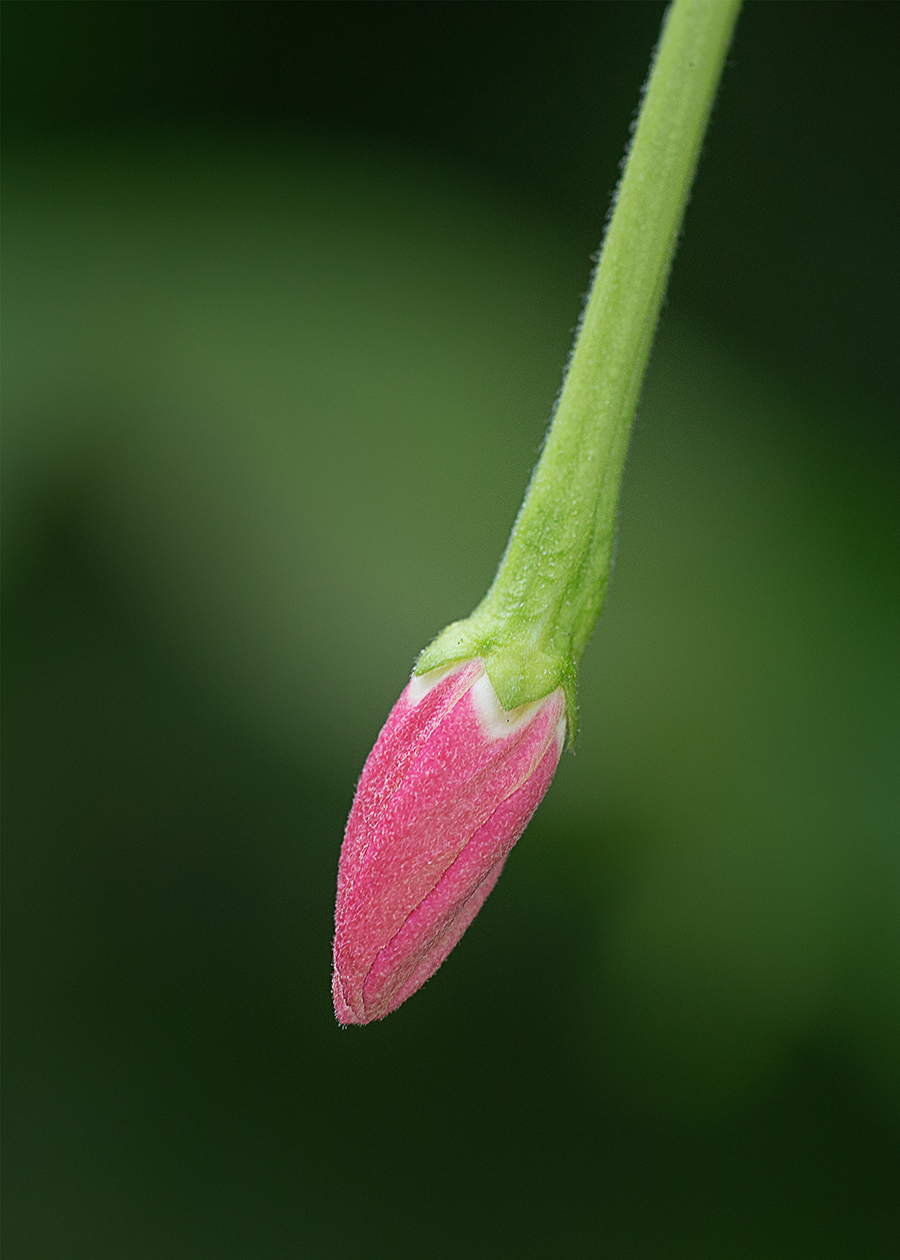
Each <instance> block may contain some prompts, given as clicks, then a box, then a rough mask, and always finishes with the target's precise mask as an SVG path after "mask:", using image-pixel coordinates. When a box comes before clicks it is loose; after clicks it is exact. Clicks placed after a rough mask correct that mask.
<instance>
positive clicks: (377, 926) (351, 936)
mask: <svg viewBox="0 0 900 1260" xmlns="http://www.w3.org/2000/svg"><path fill="white" fill-rule="evenodd" d="M565 732H566V717H565V699H564V697H563V691H562V688H558V689H557V690H556V691H554V692H553V693H552V694H551V695H549V696H546V697H545V698H544V699H543V700H539V701H537V702H536V703H535V704H529V705H524V706H523V707H522V708H520V709H515V710H512V711H511V712H506V711H505V710H504V709H503V708H501V706H500V702H499V701H498V699H497V696H496V693H495V692H494V689H493V687H492V686H491V683H490V680H489V679H488V676H487V674H486V672H485V668H484V663H483V662H482V661H481V660H478V659H475V660H470V661H464V662H463V663H462V664H460V665H455V666H453V667H452V668H451V669H449V670H435V671H434V672H433V673H430V674H425V675H423V676H422V677H420V678H416V677H413V678H412V680H411V681H410V683H409V685H408V686H407V688H406V690H405V691H404V692H403V694H402V695H401V697H400V699H399V700H398V701H397V703H396V704H395V705H394V708H393V710H392V712H391V715H390V717H389V718H388V720H387V722H386V723H385V725H384V728H383V729H382V731H381V734H380V735H379V736H378V739H377V741H376V743H375V747H374V748H373V749H372V751H371V753H370V754H369V759H368V760H367V762H366V764H365V767H364V769H363V772H362V776H361V778H360V781H359V786H358V787H357V789H356V797H355V799H354V801H353V808H352V809H351V811H350V818H349V821H348V822H347V831H346V834H345V836H344V845H343V848H342V850H341V863H340V870H339V872H338V891H337V911H336V915H335V921H336V934H335V940H334V984H333V991H334V1009H335V1013H336V1015H337V1017H338V1020H339V1022H340V1023H342V1024H368V1023H370V1022H371V1021H372V1020H374V1019H383V1018H384V1016H385V1015H388V1014H389V1013H390V1012H391V1011H393V1010H396V1008H397V1007H398V1006H399V1005H400V1004H401V1002H405V1001H406V999H407V998H408V997H410V996H411V994H413V993H415V991H416V989H418V988H420V987H421V986H422V985H423V984H424V983H425V981H426V980H427V979H428V977H429V976H430V975H432V974H433V972H435V971H436V970H437V969H438V967H439V966H440V965H441V963H442V962H443V961H444V959H445V958H446V957H447V955H448V954H449V953H450V951H451V949H452V948H453V946H454V945H455V944H456V942H457V941H458V940H459V939H460V937H461V936H462V934H463V932H464V931H465V930H466V928H467V927H468V926H469V924H470V923H471V922H472V920H473V919H474V917H475V915H476V914H477V913H478V911H479V910H480V909H481V906H482V903H483V902H484V900H485V898H486V897H487V895H488V893H489V892H490V891H491V889H492V888H493V886H494V884H495V883H496V882H497V879H498V877H499V875H500V871H501V870H502V869H503V863H504V862H505V861H506V857H507V854H508V853H509V851H510V849H511V848H512V846H513V845H514V844H515V842H516V841H517V840H518V838H519V836H520V835H521V834H522V832H523V831H524V830H525V828H526V826H527V825H528V823H529V821H530V819H531V816H532V814H533V813H534V811H535V810H536V809H537V807H538V804H539V803H540V801H541V798H542V797H543V795H544V793H545V792H546V791H547V788H548V787H549V786H550V780H551V779H552V778H553V775H554V773H555V771H556V766H557V763H558V762H559V757H560V752H561V751H562V746H563V742H564V740H565Z"/></svg>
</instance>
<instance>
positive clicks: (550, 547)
mask: <svg viewBox="0 0 900 1260" xmlns="http://www.w3.org/2000/svg"><path fill="white" fill-rule="evenodd" d="M739 8H740V0H674V3H673V4H672V6H671V7H670V9H669V10H668V11H667V14H666V18H665V20H664V23H663V30H662V36H661V39H660V43H659V46H658V49H657V53H656V57H655V60H654V63H653V67H652V70H651V73H650V79H649V82H648V84H647V89H646V93H645V96H644V100H643V104H642V106H641V110H640V115H639V118H638V124H637V128H636V131H635V134H634V140H633V143H632V145H631V150H630V152H629V155H628V160H627V163H626V166H625V171H624V174H623V176H622V179H621V182H620V184H619V188H618V191H617V193H616V197H615V201H614V209H613V214H612V219H611V221H610V224H609V229H608V231H607V233H606V238H605V240H604V243H603V249H602V252H601V256H600V262H599V265H598V267H597V269H596V272H595V274H594V280H593V284H592V287H591V292H590V295H589V297H588V301H587V305H586V307H585V311H584V315H583V318H582V322H581V326H580V329H579V332H578V336H577V338H576V342H575V347H574V350H573V352H572V357H571V359H570V361H569V366H568V371H567V373H566V377H565V381H564V384H563V388H562V392H561V394H560V397H559V401H558V404H557V407H556V412H555V415H554V418H553V422H552V425H551V428H550V431H549V433H548V436H547V440H546V443H545V445H544V449H543V452H542V454H541V458H540V460H539V462H538V465H537V467H536V469H535V472H534V475H533V477H532V481H531V484H530V486H529V489H528V492H527V494H526V497H525V501H524V503H523V504H522V508H521V510H520V512H519V516H518V519H517V520H516V523H515V526H514V528H513V532H512V535H511V537H510V541H509V545H508V547H507V550H506V554H505V555H504V557H503V560H502V562H501V564H500V568H499V570H498V572H497V575H496V577H495V579H494V582H493V584H492V586H491V589H490V590H489V591H488V593H487V595H486V596H485V598H484V600H483V601H482V602H481V604H479V606H478V608H476V610H475V612H474V613H473V614H472V616H471V617H470V618H468V619H467V621H464V622H456V623H454V625H453V626H449V627H448V628H447V630H445V631H444V632H443V634H442V635H440V636H439V637H438V638H437V639H436V640H435V642H434V643H433V644H432V645H431V647H430V648H428V649H426V651H425V653H423V655H422V657H421V658H420V659H419V662H418V664H417V667H416V672H417V673H423V672H425V671H426V670H429V669H434V668H436V667H438V666H440V665H445V664H448V663H450V661H452V660H454V659H455V660H458V659H460V658H461V657H465V656H469V655H475V654H479V655H482V656H483V657H484V658H485V662H486V666H487V671H488V675H489V677H490V679H491V682H492V684H493V686H494V689H495V690H496V692H497V694H498V696H499V698H500V701H501V703H502V704H503V706H504V708H515V707H517V706H519V705H521V704H525V703H529V702H531V701H533V700H537V699H539V698H540V697H541V696H544V695H546V694H548V692H549V691H551V690H553V689H554V687H556V686H559V685H560V684H562V685H564V686H565V687H566V692H567V698H568V700H569V711H570V712H569V717H570V731H574V716H575V715H574V676H575V667H576V665H577V663H578V660H579V659H580V657H581V654H582V652H583V651H584V648H585V646H586V644H587V642H588V639H589V638H590V635H591V632H592V630H593V628H594V625H595V623H596V621H597V618H598V617H599V615H600V611H601V609H602V607H603V602H604V598H605V596H606V590H607V587H608V585H609V575H610V568H611V564H612V554H613V544H614V540H615V523H616V512H617V507H618V500H619V490H620V487H621V482H622V474H623V471H624V465H625V456H626V451H627V447H628V438H629V435H630V432H631V425H632V421H633V418H634V412H635V408H636V406H637V401H638V397H639V394H640V389H641V384H642V381H643V377H644V372H645V369H646V366H647V360H648V357H649V354H650V347H651V344H652V340H653V335H654V332H655V330H656V325H657V322H658V319H659V312H660V306H661V304H662V299H663V295H664V293H665V288H666V282H667V280H668V276H669V271H670V269H671V265H672V259H673V256H674V253H675V248H676V245H677V242H678V235H679V232H680V230H681V223H682V219H683V216H684V210H685V206H686V204H687V200H688V194H689V192H690V187H691V183H692V181H693V177H694V172H695V170H696V167H697V161H698V158H699V154H700V148H701V145H702V142H703V137H704V134H705V131H706V126H707V123H708V121H709V115H710V111H711V109H712V103H713V99H714V97H715V92H716V88H717V86H718V82H719V78H720V75H721V72H722V68H723V65H724V61H725V56H726V53H727V51H728V46H729V43H730V40H731V36H732V32H733V29H734V24H735V22H736V20H737V15H738V10H739ZM473 649H474V650H473Z"/></svg>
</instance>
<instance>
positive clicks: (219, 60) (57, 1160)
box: [3, 0, 900, 1260]
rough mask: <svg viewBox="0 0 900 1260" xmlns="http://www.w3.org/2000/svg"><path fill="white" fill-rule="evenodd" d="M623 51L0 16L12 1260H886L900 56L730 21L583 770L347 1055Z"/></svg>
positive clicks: (339, 19)
mask: <svg viewBox="0 0 900 1260" xmlns="http://www.w3.org/2000/svg"><path fill="white" fill-rule="evenodd" d="M662 13H663V6H662V5H661V4H659V3H655V2H654V3H642V4H638V3H626V4H618V3H597V4H594V3H576V4H570V3H529V4H518V3H509V4H506V3H504V4H495V3H478V4H444V3H437V4H425V3H419V4H352V3H343V4H293V3H277V4H268V3H254V4H248V3H230V4H220V3H216V2H210V3H202V4H201V3H162V4H157V3H134V4H108V3H98V4H92V3H79V2H77V0H76V2H71V3H63V4H58V3H53V2H49V3H47V2H45V3H40V4H37V3H7V4H5V5H4V11H3V24H4V67H3V72H4V93H5V100H4V119H5V149H6V160H5V181H4V183H5V192H4V227H5V286H4V287H5V295H4V296H5V340H4V360H5V369H6V370H5V383H4V394H5V396H4V447H5V451H4V455H5V457H4V517H5V527H4V621H5V625H4V630H5V652H4V723H5V728H6V740H5V754H6V757H5V760H6V799H5V874H6V880H5V934H6V995H5V997H6V1021H5V1024H6V1063H5V1089H6V1103H5V1136H6V1161H5V1163H6V1169H5V1171H6V1194H5V1208H6V1211H5V1217H6V1221H5V1228H6V1237H7V1245H8V1247H9V1253H8V1254H9V1255H10V1256H11V1257H12V1256H16V1257H28V1258H33V1260H43V1258H44V1257H51V1256H53V1257H57V1256H65V1257H81V1256H84V1257H90V1258H91V1260H98V1258H101V1257H110V1258H111V1260H157V1258H158V1257H160V1256H166V1257H174V1258H178V1257H185V1258H186V1260H187V1258H190V1260H194V1258H195V1257H200V1256H209V1257H216V1258H217V1260H218V1258H223V1260H224V1258H231V1257H235V1258H239V1260H251V1258H254V1260H255V1258H256V1257H261V1256H265V1257H267V1258H269V1257H289V1256H290V1257H297V1256H311V1257H344V1256H346V1257H351V1258H353V1260H355V1258H357V1257H358V1258H360V1260H362V1258H365V1260H369V1258H376V1257H390V1258H399V1257H413V1256H423V1255H424V1256H429V1257H444V1256H447V1257H450V1256H453V1257H456V1256H467V1257H506V1256H510V1257H513V1256H515V1257H532V1256H533V1257H546V1256H595V1255H600V1256H610V1257H616V1258H617V1260H627V1258H629V1257H644V1256H647V1257H666V1258H668V1257H691V1258H695V1257H706V1256H708V1257H716V1258H718V1257H757V1256H759V1257H763V1256H765V1257H767V1258H771V1257H782V1256H783V1257H807V1256H808V1257H811V1258H813V1257H815V1258H816V1260H821V1258H823V1257H830V1256H841V1257H888V1256H894V1255H896V1254H897V1252H896V1247H897V1243H898V1239H900V1196H898V1194H897V1187H898V1184H900V847H898V835H900V802H898V782H900V775H898V766H900V734H898V713H900V665H898V643H900V635H898V628H900V583H898V573H900V565H898V560H900V548H898V532H900V531H898V495H897V486H898V464H900V461H898V452H900V441H898V428H897V409H896V403H897V397H898V389H897V386H898V379H897V377H898V372H897V367H898V355H897V333H898V320H897V311H896V300H897V298H896V295H897V292H898V287H900V286H898V280H900V274H898V272H900V268H898V253H897V247H896V218H897V205H898V176H897V170H898V164H897V161H896V134H897V125H898V121H900V120H898V108H897V99H896V88H895V81H896V76H895V67H894V50H895V49H896V46H897V40H898V37H900V29H898V28H900V20H898V19H900V6H897V5H895V4H878V3H867V4H859V3H823V4H819V3H805V4H772V3H749V4H748V5H747V6H746V8H745V11H744V13H743V15H742V18H741V21H740V25H739V29H738V37H737V42H736V44H735V47H734V50H733V53H732V55H731V57H730V60H729V65H728V68H727V71H726V76H725V84H724V89H723V92H722V94H721V98H720V101H719V104H718V106H717V110H716V114H715V117H714V120H713V127H712V131H711V135H710V138H709V142H708V144H707V147H706V152H705V154H704V158H703V163H702V166H701V171H700V176H699V180H698V183H697V186H696V190H695V193H694V197H693V201H692V204H691V206H690V209H689V213H688V219H687V229H686V234H685V237H684V241H683V244H682V246H681V250H680V253H679V256H678V258H677V260H676V266H675V273H674V281H673V284H672V288H671V293H670V297H669V301H668V304H667V307H666V310H665V312H664V317H663V324H662V328H661V332H660V336H659V339H658V342H657V346H656V350H655V353H654V357H653V361H652V365H651V370H650V375H649V378H648V382H647V386H646V391H645V395H644V399H643V401H642V405H641V408H640V413H639V417H638V422H637V426H636V430H635V436H634V443H633V448H632V453H631V457H630V462H629V468H628V473H627V478H626V485H625V491H624V497H623V503H622V513H621V521H620V535H619V548H618V559H617V568H616V573H615V578H614V582H613V586H612V590H611V595H610V599H609V603H608V606H607V610H606V612H605V614H604V617H603V619H602V621H601V624H600V627H599V629H598V631H597V633H596V634H595V637H594V641H593V642H592V644H591V645H590V647H589V649H588V652H587V654H586V656H585V659H584V663H583V669H582V679H581V691H580V708H581V727H582V729H581V735H580V737H579V742H578V746H577V750H576V753H575V755H574V756H567V757H566V758H565V759H564V761H563V764H562V766H561V768H560V771H559V774H558V776H557V780H556V782H555V783H554V785H553V787H552V789H551V791H550V793H549V795H548V797H547V799H546V800H545V802H544V804H543V805H542V807H541V809H540V811H539V813H538V815H537V817H536V818H535V820H534V822H533V824H532V826H531V827H530V829H529V831H528V833H527V834H526V837H525V838H524V839H523V841H522V842H521V844H520V845H519V846H518V848H517V850H516V852H515V853H514V855H513V857H512V859H511V860H510V862H509V864H508V866H507V869H506V872H505V873H504V875H503V878H502V880H501V882H500V884H499V886H498V888H497V891H496V892H495V893H494V895H493V897H492V898H491V899H490V901H489V903H488V905H487V906H486V908H485V910H484V912H483V913H482V915H481V916H480V917H479V919H478V920H477V921H476V923H475V924H474V925H473V927H472V929H471V930H470V932H469V933H468V935H467V937H466V938H465V940H464V942H463V943H462V945H461V946H460V947H459V948H458V949H457V951H456V952H455V953H454V955H453V956H452V957H451V958H450V959H449V960H448V962H447V963H446V965H445V966H444V967H443V968H442V970H441V972H440V973H439V975H438V976H437V977H436V978H435V979H434V980H433V981H431V982H430V983H429V984H428V985H426V987H425V988H424V989H423V990H422V992H421V993H420V994H418V995H417V996H416V997H415V999H414V1000H412V1001H410V1002H409V1003H408V1004H407V1005H406V1006H404V1007H403V1008H402V1009H401V1010H400V1011H399V1012H397V1013H396V1014H395V1015H393V1016H391V1017H390V1019H388V1020H387V1021H385V1022H384V1023H382V1024H378V1025H376V1026H372V1027H369V1028H366V1029H362V1030H350V1031H346V1032H342V1031H340V1030H339V1029H338V1027H337V1025H336V1024H335V1022H334V1019H333V1016H332V1012H331V1004H330V993H329V981H330V946H331V916H332V908H333V888H334V878H335V873H336V866H337V858H338V851H339V845H340V839H341V834H342V827H343V822H344V819H345V816H346V813H347V810H348V808H349V805H350V801H351V798H352V792H353V787H354V783H355V780H356V776H357V774H358V772H359V769H360V767H361V765H362V762H363V760H364V758H365V756H366V753H367V751H368V749H369V747H370V746H371V744H372V742H373V740H374V738H375V736H376V734H377V732H378V729H379V727H380V724H381V722H382V721H383V719H384V717H385V716H386V714H387V712H388V710H389V708H390V706H391V704H392V703H393V701H394V699H395V698H396V696H397V694H398V693H399V691H400V689H401V688H402V686H403V684H404V682H405V680H406V677H407V675H408V672H409V670H410V668H411V665H412V662H413V660H414V658H415V655H416V653H417V651H418V650H419V649H420V648H421V647H422V646H423V645H424V644H425V643H426V642H427V641H428V640H429V639H430V638H431V637H432V636H433V635H434V634H435V633H436V632H437V631H438V630H439V629H440V628H441V627H442V626H443V625H444V624H445V623H446V622H448V621H450V620H452V619H454V618H456V617H459V616H461V615H464V614H465V613H467V612H468V611H469V610H470V608H471V607H472V606H473V605H474V604H475V603H476V602H477V600H478V599H479V598H480V596H481V595H482V594H483V592H484V589H485V588H486V585H487V583H488V582H489V580H490V578H491V576H492V573H493V569H494V566H495V564H496V562H497V559H498V558H499V555H500V553H501V551H502V549H503V546H504V542H505V539H506V535H507V532H508V529H509V526H510V524H511V521H512V518H513V516H514V514H515V511H516V508H517V505H518V502H519V500H520V497H521V494H522V491H523V489H524V486H525V484H526V482H527V479H528V475H529V472H530V469H531V466H532V464H533V462H534V459H535V456H536V453H537V450H538V448H539V445H540V442H541V439H542V435H543V433H544V430H545V426H546V423H547V420H548V417H549V414H550V410H551V407H552V403H553V399H554V396H555V394H556V391H557V389H558V386H559V382H560V376H561V369H562V365H563V364H564V362H565V358H566V354H567V351H568V347H569V343H570V339H571V333H572V330H573V327H574V325H575V323H576V320H577V317H578V313H579V308H580V304H581V300H582V295H583V293H584V291H585V289H586V286H587V281H588V276H589V271H590V266H591V255H592V253H593V252H594V251H595V249H596V247H597V244H598V241H599V238H600V234H601V230H602V225H603V221H604V217H605V215H606V212H607V207H608V204H609V199H610V194H611V192H612V189H613V187H614V185H615V181H616V177H617V171H618V164H619V161H620V158H621V155H622V152H623V148H624V144H625V141H626V138H627V134H628V128H629V123H630V121H631V119H632V116H633V113H634V110H635V107H636V104H637V101H638V96H639V90H640V86H641V83H642V81H643V79H644V77H645V74H646V68H647V64H648V59H649V53H650V50H651V48H652V47H653V44H654V42H655V40H656V37H657V33H658V30H659V25H660V21H661V18H662Z"/></svg>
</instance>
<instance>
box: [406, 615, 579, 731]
mask: <svg viewBox="0 0 900 1260" xmlns="http://www.w3.org/2000/svg"><path fill="white" fill-rule="evenodd" d="M504 631H505V633H504ZM476 656H477V657H480V658H481V659H482V660H483V661H484V668H485V672H486V673H487V676H488V678H489V679H490V682H491V686H492V687H493V688H494V691H495V692H496V693H497V699H498V700H499V701H500V703H501V705H502V706H503V708H504V709H506V710H507V711H509V710H511V709H518V708H520V707H521V706H522V705H524V704H533V703H535V701H537V700H543V699H544V697H545V696H549V695H551V694H552V693H553V692H554V691H556V689H557V687H562V689H563V694H564V695H565V699H566V735H567V744H568V746H569V747H571V745H572V743H573V742H574V739H575V735H576V732H577V730H578V705H577V698H576V687H577V683H576V670H575V662H574V661H573V659H572V656H571V653H567V652H565V651H560V650H555V649H554V648H553V647H552V645H551V646H549V647H548V646H547V645H545V644H542V643H540V642H534V641H533V640H531V639H530V638H529V637H528V635H527V632H524V633H523V632H522V631H519V632H518V633H515V632H513V633H510V628H509V623H508V622H506V623H505V624H504V622H503V621H502V620H501V619H500V618H497V617H491V616H485V615H483V614H482V615H480V614H479V611H478V610H476V611H475V612H474V613H473V614H472V616H471V617H467V618H466V619H465V620H463V621H454V622H452V623H451V624H450V625H449V626H447V628H446V629H445V630H442V631H441V633H440V634H439V635H438V636H437V638H436V639H434V640H433V641H432V642H431V643H430V644H429V645H428V647H427V648H425V650H424V652H422V654H421V655H420V656H419V659H418V660H417V661H416V665H415V669H414V670H413V673H414V674H417V675H418V674H427V673H430V672H431V670H434V669H446V668H447V667H448V666H451V665H455V664H457V663H458V662H459V661H467V660H472V659H473V658H474V657H476Z"/></svg>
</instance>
